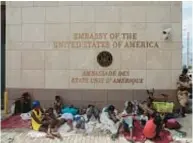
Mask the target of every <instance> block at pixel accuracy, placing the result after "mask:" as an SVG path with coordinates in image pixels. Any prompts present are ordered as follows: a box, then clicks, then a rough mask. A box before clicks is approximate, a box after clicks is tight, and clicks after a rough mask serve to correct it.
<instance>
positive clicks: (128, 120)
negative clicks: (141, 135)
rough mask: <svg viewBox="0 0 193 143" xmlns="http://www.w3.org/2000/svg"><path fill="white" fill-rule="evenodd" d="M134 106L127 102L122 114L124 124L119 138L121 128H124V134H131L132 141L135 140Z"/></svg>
mask: <svg viewBox="0 0 193 143" xmlns="http://www.w3.org/2000/svg"><path fill="white" fill-rule="evenodd" d="M133 106H134V105H133V104H132V103H131V102H129V101H126V102H125V109H124V111H123V112H122V114H121V116H122V123H121V124H120V126H119V128H118V131H117V136H118V133H119V130H120V128H121V127H122V126H123V129H124V132H129V133H130V139H131V140H133Z"/></svg>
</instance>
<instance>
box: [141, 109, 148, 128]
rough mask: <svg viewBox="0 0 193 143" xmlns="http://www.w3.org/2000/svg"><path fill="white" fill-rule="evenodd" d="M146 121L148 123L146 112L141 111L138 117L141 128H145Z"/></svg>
mask: <svg viewBox="0 0 193 143" xmlns="http://www.w3.org/2000/svg"><path fill="white" fill-rule="evenodd" d="M147 121H148V116H147V112H146V111H143V114H142V115H141V116H140V122H141V125H142V127H144V126H145V124H146V122H147Z"/></svg>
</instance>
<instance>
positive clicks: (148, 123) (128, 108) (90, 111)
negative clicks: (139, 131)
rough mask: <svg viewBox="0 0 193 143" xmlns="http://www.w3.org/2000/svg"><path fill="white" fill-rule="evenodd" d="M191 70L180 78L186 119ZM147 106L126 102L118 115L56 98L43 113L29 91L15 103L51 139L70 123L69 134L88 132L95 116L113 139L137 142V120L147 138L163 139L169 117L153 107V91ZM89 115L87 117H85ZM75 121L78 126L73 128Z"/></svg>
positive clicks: (110, 109)
mask: <svg viewBox="0 0 193 143" xmlns="http://www.w3.org/2000/svg"><path fill="white" fill-rule="evenodd" d="M187 73H188V70H187V69H183V72H182V74H181V75H180V77H179V81H178V82H177V85H178V92H177V97H178V100H179V103H180V105H181V112H180V113H181V115H182V116H183V117H184V116H185V112H186V111H185V110H186V106H187V103H188V98H189V97H191V94H190V93H192V88H191V87H192V83H191V82H192V81H191V77H190V76H188V75H187ZM148 95H149V97H148V99H147V101H146V104H145V105H146V106H143V105H142V104H141V103H138V102H133V101H126V102H125V106H124V109H123V111H122V112H121V113H118V112H117V110H116V107H115V106H114V105H108V106H106V107H104V108H103V109H102V111H100V110H99V109H98V108H97V107H96V106H95V105H88V106H87V108H86V109H78V108H76V107H74V106H73V105H69V106H63V103H62V99H61V97H60V96H59V95H57V96H55V102H54V105H53V107H50V108H48V109H47V110H43V109H42V108H41V105H40V102H39V101H33V102H32V106H31V98H30V94H29V93H28V92H25V93H24V94H23V95H22V97H21V98H20V100H16V102H15V110H14V114H17V113H26V112H29V111H31V127H32V129H33V130H35V131H41V132H45V133H46V134H47V137H49V138H55V137H58V138H61V135H60V134H59V133H58V128H59V127H60V126H61V125H63V124H65V123H66V124H67V125H68V126H69V130H68V132H70V131H72V130H74V128H75V129H82V130H85V124H86V123H88V122H90V119H91V117H94V118H95V119H96V120H97V121H98V122H99V123H101V124H103V125H104V126H105V127H106V128H107V130H109V131H110V132H111V137H112V139H116V138H117V137H118V136H119V134H120V132H121V131H123V132H127V133H129V136H130V137H129V138H130V139H131V140H133V139H134V138H133V129H134V128H135V124H134V123H135V121H136V120H138V121H139V122H140V125H141V127H142V128H143V135H144V136H145V138H147V139H155V138H159V133H160V131H161V130H162V129H163V126H164V125H166V123H167V120H166V118H164V117H162V116H161V115H160V114H159V113H157V112H156V111H155V110H152V109H153V108H152V107H153V106H152V105H153V104H152V103H153V100H154V98H153V92H152V93H151V92H150V91H148ZM85 115H86V116H85ZM73 122H75V124H76V125H75V127H74V126H73Z"/></svg>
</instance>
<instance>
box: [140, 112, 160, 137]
mask: <svg viewBox="0 0 193 143" xmlns="http://www.w3.org/2000/svg"><path fill="white" fill-rule="evenodd" d="M162 126H163V123H162V119H161V116H160V115H159V114H158V113H153V114H152V116H151V118H150V119H149V120H148V121H147V123H146V124H145V127H144V129H143V134H144V136H145V137H146V138H147V139H155V138H160V136H159V134H160V131H161V130H162Z"/></svg>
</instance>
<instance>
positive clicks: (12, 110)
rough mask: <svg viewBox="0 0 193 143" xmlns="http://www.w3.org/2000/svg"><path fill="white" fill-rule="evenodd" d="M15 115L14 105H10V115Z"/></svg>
mask: <svg viewBox="0 0 193 143" xmlns="http://www.w3.org/2000/svg"><path fill="white" fill-rule="evenodd" d="M14 113H15V103H13V104H12V105H11V115H13V114H14Z"/></svg>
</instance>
